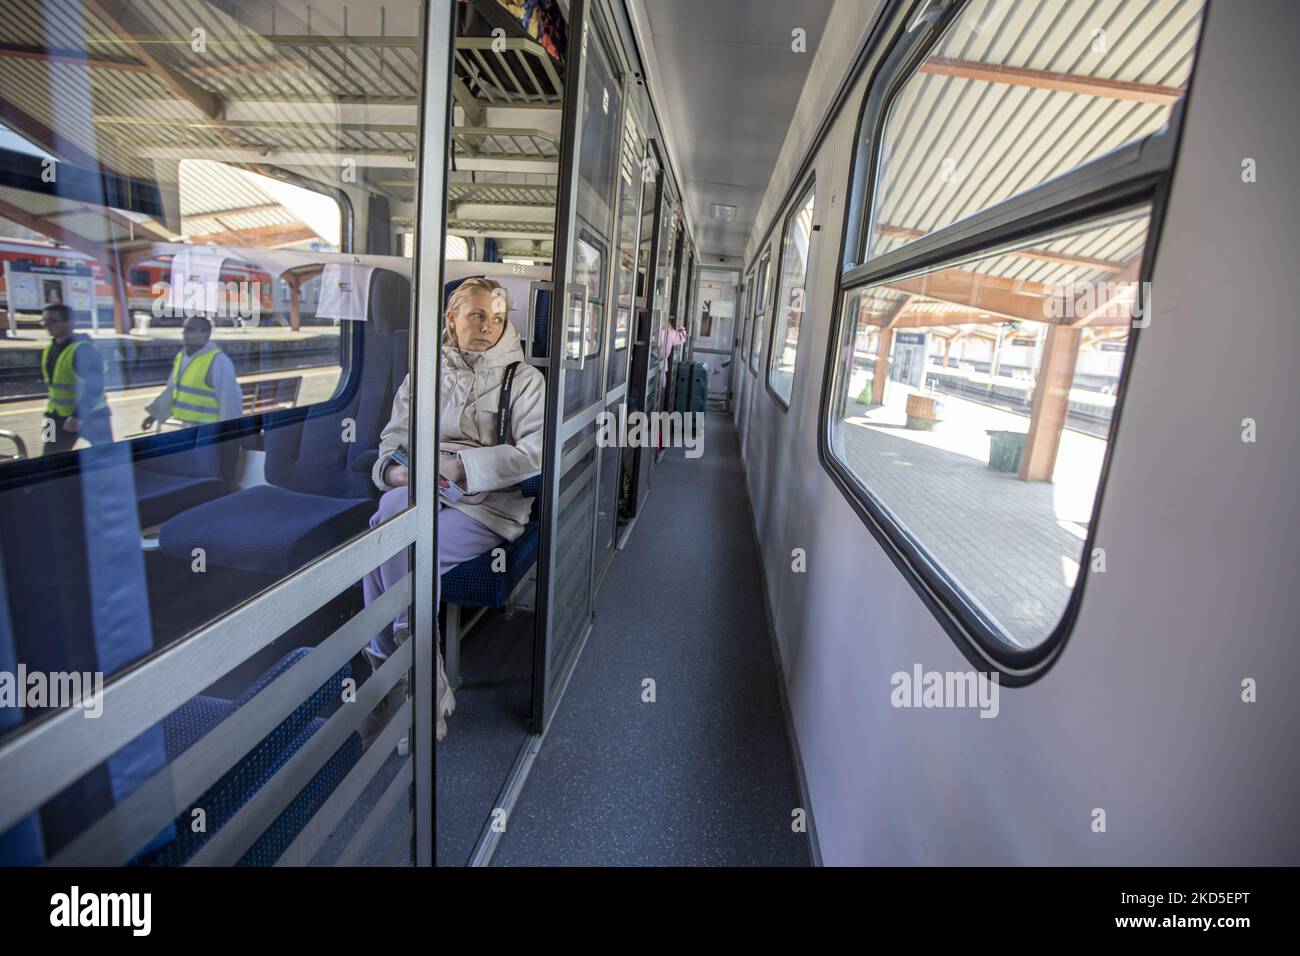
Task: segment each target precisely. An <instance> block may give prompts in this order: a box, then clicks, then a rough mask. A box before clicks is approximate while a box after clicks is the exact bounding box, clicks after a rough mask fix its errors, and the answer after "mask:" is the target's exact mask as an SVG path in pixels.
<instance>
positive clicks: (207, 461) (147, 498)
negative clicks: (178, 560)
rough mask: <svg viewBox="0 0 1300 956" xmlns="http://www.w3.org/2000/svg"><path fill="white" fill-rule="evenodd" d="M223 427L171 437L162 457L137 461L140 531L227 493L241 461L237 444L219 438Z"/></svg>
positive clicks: (198, 428)
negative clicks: (171, 439)
mask: <svg viewBox="0 0 1300 956" xmlns="http://www.w3.org/2000/svg"><path fill="white" fill-rule="evenodd" d="M221 427H222V425H221V423H218V424H216V425H198V426H196V427H193V428H186V429H183V430H182V431H179V432H176V433H175V438H174V443H169V446H168V450H167V452H166V453H165V454H161V455H155V456H153V457H151V458H141V459H138V460H137V461H136V463H135V496H136V503H137V506H138V507H139V511H140V527H142V528H150V527H153V526H155V525H160V524H162V523H163V522H164V521H166V520H167V519H168V518H171V517H173V516H175V515H178V514H180V513H181V512H182V511H186V510H188V509H190V508H193V507H196V506H197V505H201V504H203V503H204V502H206V501H211V500H212V499H213V498H219V497H221V496H222V495H224V494H225V493H226V492H227V491H229V490H230V487H231V485H232V484H233V483H234V480H235V470H236V468H237V466H238V463H239V447H238V445H239V443H238V442H237V441H234V440H231V439H223V438H222V437H221V434H220V430H221Z"/></svg>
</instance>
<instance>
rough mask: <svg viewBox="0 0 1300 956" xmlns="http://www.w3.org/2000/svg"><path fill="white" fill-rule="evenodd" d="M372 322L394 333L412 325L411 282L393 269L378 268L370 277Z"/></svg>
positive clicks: (383, 330)
mask: <svg viewBox="0 0 1300 956" xmlns="http://www.w3.org/2000/svg"><path fill="white" fill-rule="evenodd" d="M366 311H367V314H368V315H369V316H370V320H369V321H370V322H372V323H374V324H375V326H376V327H377V328H378V330H379V331H380V332H382V333H383V334H385V335H392V334H393V333H394V332H403V331H406V330H407V329H409V328H410V327H411V283H410V282H409V281H408V280H407V278H406V277H405V276H404V275H401V274H400V273H397V272H394V271H393V270H391V269H376V270H375V271H374V273H373V274H372V275H371V277H370V302H369V305H368V307H367V310H366Z"/></svg>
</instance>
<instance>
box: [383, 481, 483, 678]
mask: <svg viewBox="0 0 1300 956" xmlns="http://www.w3.org/2000/svg"><path fill="white" fill-rule="evenodd" d="M406 503H407V491H406V489H405V488H393V489H391V490H390V491H386V492H384V496H383V497H382V498H380V499H379V508H378V510H377V511H376V512H375V514H374V516H373V517H372V518H371V519H370V527H372V528H374V527H377V526H378V525H381V524H383V523H384V522H385V521H387V520H389V519H390V518H394V517H396V516H397V515H398V514H399V513H400V512H401V511H402V510H403V509H405V508H406ZM504 543H505V538H503V537H501V535H499V534H497V533H496V532H495V531H492V530H489V529H488V528H485V527H484V526H483V525H481V524H479V523H478V522H477V521H475V520H474V519H473V518H471V517H470V516H469V515H467V514H465V513H464V512H463V511H457V510H456V509H455V508H444V507H443V505H442V501H441V500H440V501H439V502H438V576H437V577H436V578H435V579H434V591H433V595H434V596H433V607H434V612H435V613H436V612H437V608H438V601H439V600H440V598H441V594H442V576H443V575H444V574H445V573H447V572H448V571H450V570H451V569H452V568H454V567H455V566H456V565H458V564H462V563H464V562H465V561H469V560H470V559H471V558H477V557H478V556H479V555H480V554H482V553H483V552H484V551H490V550H491V549H493V548H495V547H496V546H497V545H499V544H504ZM406 571H407V567H406V552H405V551H399V552H398V553H397V554H395V555H393V556H392V557H391V558H389V559H388V560H387V561H385V562H384V563H383V564H381V565H380V566H379V567H377V568H375V570H373V571H371V572H370V573H369V574H367V575H366V576H365V578H364V580H363V581H362V582H361V586H362V590H363V591H364V592H365V597H366V605H367V606H369V605H370V604H371V603H372V602H373V601H377V600H378V599H379V596H380V595H381V594H383V593H384V591H386V590H388V588H390V587H392V586H393V585H395V584H396V583H397V582H398V581H400V580H402V578H404V577H406ZM408 614H409V608H402V613H401V614H399V615H397V617H396V618H395V619H394V620H393V621H392V623H391V624H388V625H385V627H384V629H383V630H382V631H380V632H379V633H378V634H376V635H375V636H374V637H373V638H371V640H370V650H371V651H372V652H373V653H374V654H375V656H376V657H388V655H389V654H391V653H393V651H395V650H397V641H396V640H395V639H394V638H393V629H394V628H400V627H405V626H406V621H407V617H408Z"/></svg>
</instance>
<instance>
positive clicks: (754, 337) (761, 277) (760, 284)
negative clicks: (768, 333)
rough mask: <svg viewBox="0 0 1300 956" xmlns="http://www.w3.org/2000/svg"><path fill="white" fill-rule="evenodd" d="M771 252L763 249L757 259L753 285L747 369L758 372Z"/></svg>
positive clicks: (765, 314)
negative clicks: (752, 319) (756, 272)
mask: <svg viewBox="0 0 1300 956" xmlns="http://www.w3.org/2000/svg"><path fill="white" fill-rule="evenodd" d="M770 258H771V252H770V251H768V250H764V252H763V258H761V259H759V260H758V280H757V282H756V283H755V285H754V327H753V329H752V330H751V332H750V338H749V370H750V371H751V372H753V373H754V374H758V359H759V355H760V354H761V353H762V351H763V342H764V338H763V335H764V332H763V329H764V327H765V325H766V323H765V321H764V320H765V318H766V316H767V271H768V269H767V267H768V262H769V260H770Z"/></svg>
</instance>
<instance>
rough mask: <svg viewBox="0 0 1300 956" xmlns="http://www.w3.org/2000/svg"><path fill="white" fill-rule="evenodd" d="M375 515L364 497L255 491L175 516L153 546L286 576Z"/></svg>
mask: <svg viewBox="0 0 1300 956" xmlns="http://www.w3.org/2000/svg"><path fill="white" fill-rule="evenodd" d="M232 505H233V506H237V510H236V508H235V507H232ZM374 511H375V503H374V499H372V498H370V497H368V496H367V497H363V498H331V497H329V496H328V495H312V494H306V493H304V492H299V491H291V490H289V489H288V488H277V487H275V486H274V485H255V486H254V487H252V488H246V489H245V490H243V491H241V492H238V493H237V494H234V495H229V496H227V497H225V498H218V499H216V500H215V501H209V502H207V503H205V504H201V505H199V506H198V507H196V508H191V509H190V510H189V511H186V512H184V513H183V514H180V515H177V516H176V517H175V518H173V519H172V520H170V521H168V522H167V523H166V524H164V525H163V527H162V531H161V533H160V534H159V536H158V544H159V547H161V548H162V550H163V553H164V554H167V555H171V556H173V557H179V558H186V559H188V558H189V557H190V556H191V555H192V554H193V549H194V548H203V549H204V552H205V554H206V557H207V561H208V563H209V564H214V565H217V566H218V567H227V568H240V569H241V570H244V571H262V572H265V573H267V574H285V573H288V572H289V571H293V570H295V569H296V568H300V567H302V566H303V565H304V564H306V563H307V562H309V561H311V560H312V559H314V558H317V557H319V556H320V555H322V554H324V553H325V552H326V551H328V550H329V549H330V548H332V547H334V546H335V545H336V544H338V543H339V542H340V541H343V540H345V539H347V538H348V537H350V536H351V535H353V534H355V533H356V532H357V531H358V530H360V529H361V528H364V527H365V526H366V522H367V521H369V519H370V516H371V515H372V514H373V513H374Z"/></svg>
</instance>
